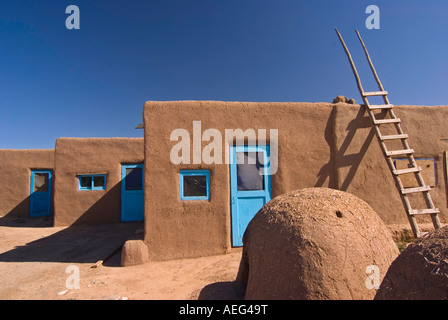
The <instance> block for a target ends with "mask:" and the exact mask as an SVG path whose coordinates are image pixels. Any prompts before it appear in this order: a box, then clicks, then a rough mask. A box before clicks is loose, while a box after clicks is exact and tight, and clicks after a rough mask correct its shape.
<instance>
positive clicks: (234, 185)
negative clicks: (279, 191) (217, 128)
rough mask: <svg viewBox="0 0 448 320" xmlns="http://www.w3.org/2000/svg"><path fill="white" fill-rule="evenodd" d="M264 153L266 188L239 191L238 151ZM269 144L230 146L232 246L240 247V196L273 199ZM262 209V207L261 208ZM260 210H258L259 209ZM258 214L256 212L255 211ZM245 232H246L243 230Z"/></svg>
mask: <svg viewBox="0 0 448 320" xmlns="http://www.w3.org/2000/svg"><path fill="white" fill-rule="evenodd" d="M260 151H262V152H263V153H264V164H265V166H264V169H265V174H264V190H251V191H238V177H237V172H236V171H237V163H236V159H237V158H236V153H237V152H260ZM269 151H270V147H269V145H250V146H248V145H245V146H238V145H237V146H233V145H231V146H230V153H229V155H230V161H229V163H230V225H231V243H232V247H240V246H242V244H240V241H239V235H240V234H241V230H239V229H240V227H239V224H238V221H239V220H238V219H239V213H238V198H252V197H265V198H266V203H267V202H269V201H270V200H271V199H272V188H271V176H270V163H269V162H268V161H267V160H268V159H270V152H269ZM260 209H261V208H260ZM257 212H258V210H257ZM255 214H256V213H255ZM243 234H244V232H243Z"/></svg>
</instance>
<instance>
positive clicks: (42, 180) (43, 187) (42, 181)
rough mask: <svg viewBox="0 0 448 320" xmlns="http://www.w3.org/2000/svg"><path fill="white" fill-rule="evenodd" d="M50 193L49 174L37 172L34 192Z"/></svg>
mask: <svg viewBox="0 0 448 320" xmlns="http://www.w3.org/2000/svg"><path fill="white" fill-rule="evenodd" d="M47 191H48V173H47V172H36V173H34V192H47Z"/></svg>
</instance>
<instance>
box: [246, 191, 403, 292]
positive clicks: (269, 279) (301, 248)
mask: <svg viewBox="0 0 448 320" xmlns="http://www.w3.org/2000/svg"><path fill="white" fill-rule="evenodd" d="M243 241H244V249H243V260H242V263H241V268H240V271H239V274H238V279H239V281H241V284H242V285H243V286H244V285H246V288H247V289H246V293H245V298H246V299H257V300H258V299H260V300H272V299H281V300H285V299H288V300H290V299H291V300H327V299H329V300H347V299H350V300H351V299H355V300H365V299H367V300H371V299H373V297H374V296H375V293H376V290H375V288H373V287H371V286H370V285H366V279H367V273H366V272H367V271H366V270H367V268H371V266H372V265H373V266H375V267H376V268H377V269H378V270H379V271H378V272H379V274H378V285H379V283H380V282H381V278H382V277H383V276H384V274H385V273H386V272H387V269H388V268H389V266H390V264H391V263H392V261H393V260H394V259H395V258H396V257H397V256H398V254H399V251H398V248H397V245H396V243H395V242H394V241H393V238H392V234H391V232H390V230H388V228H387V227H386V225H385V224H384V223H383V221H382V220H381V219H380V218H379V216H378V215H377V214H376V212H375V211H373V209H372V208H371V207H370V206H369V205H368V204H367V203H366V202H364V201H362V200H361V199H359V198H357V197H356V196H354V195H352V194H349V193H346V192H342V191H338V190H334V189H329V188H305V189H301V190H297V191H292V192H289V193H286V194H283V195H280V196H278V197H276V198H274V199H273V200H271V201H270V202H268V203H267V204H266V205H265V206H264V207H263V208H262V209H261V210H260V211H258V213H257V214H256V215H255V217H254V218H253V219H252V220H251V222H250V223H249V225H248V227H247V229H246V232H245V234H244V238H243Z"/></svg>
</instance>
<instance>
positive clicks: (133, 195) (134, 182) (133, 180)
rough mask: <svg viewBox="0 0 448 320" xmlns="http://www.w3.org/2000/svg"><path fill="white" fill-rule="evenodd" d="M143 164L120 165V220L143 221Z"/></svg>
mask: <svg viewBox="0 0 448 320" xmlns="http://www.w3.org/2000/svg"><path fill="white" fill-rule="evenodd" d="M143 219H144V195H143V165H142V164H126V165H122V166H121V221H143Z"/></svg>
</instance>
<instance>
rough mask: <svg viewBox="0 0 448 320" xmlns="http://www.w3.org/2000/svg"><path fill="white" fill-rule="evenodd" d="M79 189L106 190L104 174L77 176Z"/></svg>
mask: <svg viewBox="0 0 448 320" xmlns="http://www.w3.org/2000/svg"><path fill="white" fill-rule="evenodd" d="M78 180H79V184H78V189H79V190H106V175H105V174H91V175H79V176H78Z"/></svg>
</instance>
